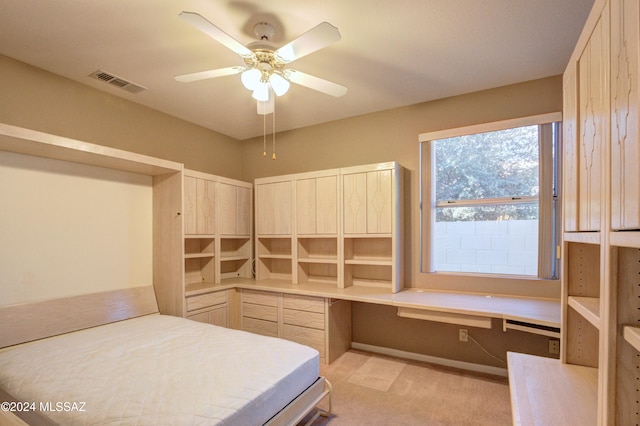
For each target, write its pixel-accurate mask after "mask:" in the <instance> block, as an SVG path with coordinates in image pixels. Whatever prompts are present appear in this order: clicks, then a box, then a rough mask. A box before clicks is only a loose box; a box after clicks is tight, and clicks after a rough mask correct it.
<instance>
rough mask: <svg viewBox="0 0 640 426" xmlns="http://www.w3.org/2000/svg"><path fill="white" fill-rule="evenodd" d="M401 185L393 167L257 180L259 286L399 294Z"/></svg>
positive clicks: (385, 165)
mask: <svg viewBox="0 0 640 426" xmlns="http://www.w3.org/2000/svg"><path fill="white" fill-rule="evenodd" d="M402 184H403V169H402V167H401V166H399V165H398V164H397V163H394V162H390V163H379V164H371V165H365V166H355V167H346V168H341V169H331V170H322V171H317V172H308V173H299V174H292V175H284V176H276V177H269V178H262V179H256V181H255V197H256V201H255V203H256V213H255V214H256V218H255V223H256V255H255V256H256V279H257V280H265V279H279V280H287V281H291V282H292V283H294V284H303V283H324V284H330V285H333V286H336V287H337V288H347V287H352V286H364V287H379V288H382V289H386V290H388V291H389V292H392V293H395V292H397V291H399V290H400V289H401V288H402V286H403V282H402V280H403V266H402V265H403V262H402V235H403V232H402V223H403V220H402V199H403V198H402Z"/></svg>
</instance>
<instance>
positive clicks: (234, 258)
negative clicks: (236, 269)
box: [220, 256, 249, 262]
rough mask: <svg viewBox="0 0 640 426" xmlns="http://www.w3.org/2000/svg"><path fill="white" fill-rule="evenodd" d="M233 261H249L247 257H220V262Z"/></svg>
mask: <svg viewBox="0 0 640 426" xmlns="http://www.w3.org/2000/svg"><path fill="white" fill-rule="evenodd" d="M233 260H249V256H221V257H220V261H221V262H230V261H233Z"/></svg>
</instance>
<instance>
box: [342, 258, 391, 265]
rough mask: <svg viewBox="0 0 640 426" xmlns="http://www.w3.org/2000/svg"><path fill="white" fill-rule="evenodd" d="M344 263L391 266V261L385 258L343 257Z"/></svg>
mask: <svg viewBox="0 0 640 426" xmlns="http://www.w3.org/2000/svg"><path fill="white" fill-rule="evenodd" d="M344 263H345V265H369V266H391V265H392V264H393V262H392V261H391V259H387V258H384V259H383V258H378V259H376V258H366V259H365V258H360V259H345V261H344Z"/></svg>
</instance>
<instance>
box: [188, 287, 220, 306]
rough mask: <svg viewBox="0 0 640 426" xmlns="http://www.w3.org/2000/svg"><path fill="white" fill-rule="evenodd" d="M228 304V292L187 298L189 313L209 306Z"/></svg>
mask: <svg viewBox="0 0 640 426" xmlns="http://www.w3.org/2000/svg"><path fill="white" fill-rule="evenodd" d="M223 303H227V292H226V290H225V291H216V292H214V293H207V294H201V295H198V296H191V297H187V311H195V310H196V309H202V308H206V307H207V306H214V305H221V304H223Z"/></svg>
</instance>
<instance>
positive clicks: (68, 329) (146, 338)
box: [0, 288, 330, 425]
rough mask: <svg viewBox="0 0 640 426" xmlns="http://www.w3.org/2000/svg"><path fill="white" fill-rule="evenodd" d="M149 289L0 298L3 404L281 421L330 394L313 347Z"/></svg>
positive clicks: (88, 419) (80, 421)
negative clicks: (211, 316)
mask: <svg viewBox="0 0 640 426" xmlns="http://www.w3.org/2000/svg"><path fill="white" fill-rule="evenodd" d="M151 296H152V289H151V288H142V289H129V290H122V291H120V290H118V291H115V292H108V293H100V294H95V295H87V296H79V297H72V298H67V299H58V300H55V301H47V302H40V303H35V304H29V305H16V306H9V307H3V308H0V324H2V326H1V329H0V346H2V347H4V348H3V349H1V350H0V402H5V403H6V402H8V403H10V404H11V405H4V406H3V409H6V408H7V407H9V408H11V409H12V410H11V411H12V412H14V414H15V415H17V416H19V417H20V418H22V419H23V420H25V421H26V422H27V423H29V424H64V425H76V424H77V425H84V424H136V425H146V424H153V425H155V424H171V425H182V424H185V425H186V424H203V425H209V424H224V425H262V424H268V425H281V424H297V423H298V422H300V421H301V420H302V419H303V418H304V417H305V416H307V417H310V416H308V415H309V413H311V412H312V410H314V408H315V406H316V405H317V403H318V402H319V401H320V400H322V399H323V398H324V397H326V396H327V395H329V392H330V391H329V389H330V388H329V385H328V383H327V382H326V380H325V379H324V378H322V377H320V376H319V354H318V352H317V351H316V350H315V349H312V348H309V347H307V346H303V345H299V344H297V343H294V342H290V341H286V340H282V339H276V338H271V337H265V336H259V335H254V334H251V333H246V332H243V331H238V330H232V329H227V328H223V327H217V326H213V325H209V324H203V323H198V322H195V321H190V320H187V319H184V318H178V317H173V316H167V315H160V314H159V313H157V307H155V306H154V305H155V298H154V299H153V300H151ZM34 321H35V322H34ZM38 321H39V322H38ZM38 323H39V324H41V326H40V327H36V326H34V324H38ZM318 414H327V413H325V412H322V411H320V410H317V409H316V415H315V416H311V418H312V419H315V418H316V417H317V415H318Z"/></svg>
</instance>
